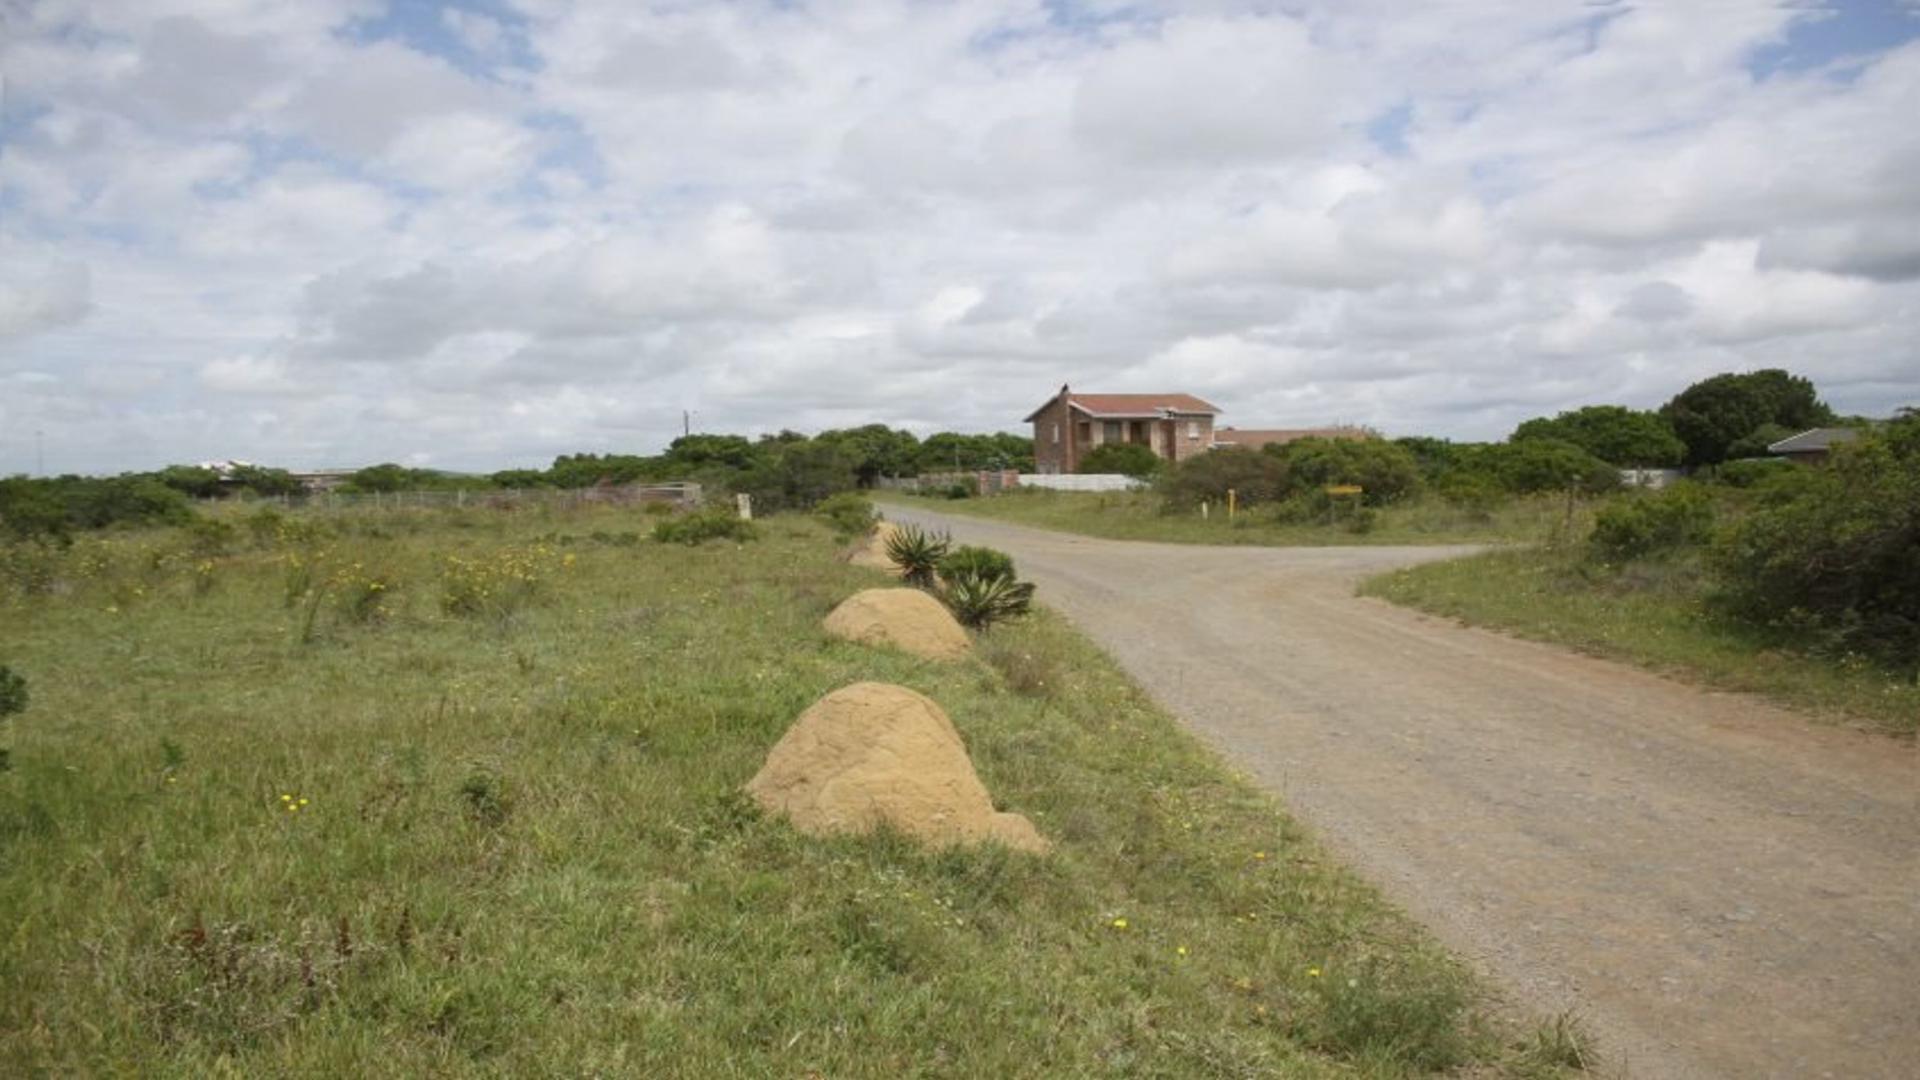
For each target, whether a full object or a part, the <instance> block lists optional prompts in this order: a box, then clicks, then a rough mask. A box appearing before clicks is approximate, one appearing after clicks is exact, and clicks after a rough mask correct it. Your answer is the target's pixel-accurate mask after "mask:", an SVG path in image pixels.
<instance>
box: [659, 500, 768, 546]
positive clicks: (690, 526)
mask: <svg viewBox="0 0 1920 1080" xmlns="http://www.w3.org/2000/svg"><path fill="white" fill-rule="evenodd" d="M653 538H654V539H655V540H657V541H659V542H660V543H663V544H685V545H687V546H688V547H693V546H695V545H698V544H704V543H706V542H707V541H708V540H732V541H735V542H737V543H743V544H744V543H746V542H747V541H749V540H758V539H759V538H760V530H759V528H758V527H756V526H755V525H754V523H753V522H751V521H745V520H742V519H741V517H740V516H739V515H738V514H736V513H734V512H733V511H732V510H730V509H727V508H726V507H720V506H713V507H708V508H707V509H705V510H696V511H694V512H693V513H691V514H682V515H681V516H679V517H676V518H667V519H665V520H663V521H661V522H660V523H659V524H657V525H655V526H654V527H653Z"/></svg>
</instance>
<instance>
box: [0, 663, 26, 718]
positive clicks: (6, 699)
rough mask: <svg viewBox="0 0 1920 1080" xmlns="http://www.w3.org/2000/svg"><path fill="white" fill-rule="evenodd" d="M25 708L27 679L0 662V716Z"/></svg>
mask: <svg viewBox="0 0 1920 1080" xmlns="http://www.w3.org/2000/svg"><path fill="white" fill-rule="evenodd" d="M26 710H27V680H25V679H23V678H21V677H20V676H18V675H16V674H14V673H13V670H12V669H11V668H9V667H7V666H6V665H5V664H0V717H5V716H12V715H13V714H14V713H17V712H25V711H26Z"/></svg>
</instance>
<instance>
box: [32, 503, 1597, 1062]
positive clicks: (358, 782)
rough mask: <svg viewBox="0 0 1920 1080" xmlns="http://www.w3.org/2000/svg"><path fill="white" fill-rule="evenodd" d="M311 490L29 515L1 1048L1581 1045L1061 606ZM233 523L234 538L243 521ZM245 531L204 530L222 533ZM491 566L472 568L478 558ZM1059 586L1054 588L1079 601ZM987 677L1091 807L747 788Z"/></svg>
mask: <svg viewBox="0 0 1920 1080" xmlns="http://www.w3.org/2000/svg"><path fill="white" fill-rule="evenodd" d="M650 521H651V519H649V518H645V517H643V516H641V515H639V514H637V513H633V512H630V511H621V510H611V509H600V510H581V511H570V512H562V511H551V512H544V511H519V512H512V513H503V512H499V511H473V510H469V511H442V512H415V513H412V514H399V513H390V514H388V515H386V516H377V515H365V516H340V517H333V518H324V519H314V518H304V519H302V518H296V519H292V520H290V521H289V522H287V523H286V524H285V525H283V526H281V527H279V528H275V527H274V525H273V523H272V522H270V521H263V522H261V523H260V528H259V529H258V530H257V535H255V536H253V537H248V536H247V534H246V533H245V532H244V531H243V532H242V533H241V539H240V541H239V542H237V543H235V544H234V546H233V547H232V549H231V550H228V551H226V552H219V551H216V550H213V549H214V547H216V546H217V545H218V544H219V542H220V541H221V540H222V539H223V538H222V537H220V536H218V535H207V534H203V535H201V536H199V537H198V538H196V537H194V536H191V535H189V534H187V533H185V532H182V531H166V532H144V533H128V534H121V535H114V536H110V537H107V538H104V539H100V538H89V539H84V540H82V541H81V542H80V543H79V544H77V545H76V546H75V547H74V548H72V549H71V550H68V551H66V552H42V551H39V550H37V549H32V548H14V549H4V550H3V551H0V590H4V592H3V593H0V663H4V664H6V665H9V666H11V667H12V668H13V669H14V670H15V671H16V672H18V673H20V674H22V675H24V676H25V677H26V678H27V680H28V682H29V685H30V690H31V694H32V702H31V705H30V706H29V708H28V709H27V710H26V711H25V712H24V713H22V714H20V715H17V716H15V717H13V718H12V720H11V722H10V723H9V724H8V725H7V727H6V729H5V734H4V735H0V739H3V740H4V742H5V743H6V744H10V748H11V751H12V768H11V771H8V772H4V773H0V988H3V989H4V992H3V993H0V1074H5V1075H20V1076H24V1075H99V1074H138V1075H143V1076H159V1077H165V1076H179V1077H188V1076H192V1077H199V1076H208V1075H235V1076H243V1075H244V1076H269V1075H276V1076H277V1075H328V1076H356V1075H408V1076H415V1075H448V1076H454V1075H457V1076H474V1075H513V1076H522V1075H580V1074H611V1075H637V1076H672V1075H698V1076H729V1075H732V1076H743V1077H762V1076H793V1077H801V1076H814V1075H819V1076H836V1077H845V1076H876V1077H878V1076H886V1077H894V1076H908V1075H946V1076H966V1077H973V1076H1011V1075H1046V1076H1063V1075H1092V1074H1102V1075H1129V1076H1186V1075H1192V1076H1248V1075H1279V1076H1354V1075H1361V1076H1399V1075H1412V1074H1421V1073H1427V1072H1432V1071H1438V1070H1465V1071H1468V1072H1470V1073H1472V1074H1473V1075H1527V1076H1533V1075H1552V1074H1554V1073H1555V1072H1556V1071H1557V1070H1559V1069H1561V1068H1562V1067H1563V1066H1564V1065H1565V1063H1567V1062H1570V1061H1572V1060H1574V1058H1575V1057H1576V1056H1577V1055H1576V1053H1575V1049H1574V1045H1573V1041H1572V1040H1570V1039H1569V1038H1568V1037H1567V1036H1566V1034H1565V1029H1564V1027H1562V1026H1561V1025H1557V1024H1554V1023H1546V1024H1540V1025H1537V1026H1536V1025H1535V1024H1533V1023H1532V1022H1529V1021H1515V1020H1512V1019H1510V1018H1502V1017H1505V1015H1506V1014H1504V1013H1496V1011H1495V1010H1494V1009H1493V1008H1492V1007H1491V1006H1490V1005H1489V1003H1488V1001H1487V999H1486V997H1485V996H1484V992H1483V990H1482V989H1481V988H1479V987H1478V986H1477V984H1476V983H1475V982H1474V981H1473V980H1472V978H1471V977H1470V976H1469V975H1468V974H1466V973H1465V972H1464V971H1463V969H1462V968H1461V966H1460V965H1459V964H1458V963H1457V962H1456V961H1455V960H1453V959H1452V958H1451V957H1449V956H1448V955H1447V954H1446V953H1444V952H1443V951H1442V950H1440V949H1439V948H1438V947H1437V946H1435V945H1434V944H1433V943H1432V942H1431V941H1430V940H1429V939H1428V938H1427V937H1425V936H1424V935H1423V933H1422V932H1421V931H1420V930H1419V929H1418V928H1416V927H1414V926H1411V925H1409V924H1408V923H1407V922H1406V921H1405V920H1404V919H1403V918H1402V917H1400V916H1398V915H1397V914H1396V913H1395V912H1393V911H1392V910H1391V909H1389V908H1388V907H1387V906H1386V905H1384V904H1383V902H1382V901H1381V900H1380V899H1379V898H1378V897H1377V896H1376V895H1375V894H1374V892H1372V891H1371V890H1370V889H1369V888H1367V887H1366V886H1364V885H1363V884H1361V883H1360V882H1358V881H1357V880H1356V879H1355V878H1354V877H1353V876H1351V875H1350V874H1349V873H1347V872H1345V871H1344V870H1342V869H1341V868H1340V867H1339V866H1337V865H1335V864H1333V863H1332V862H1330V861H1329V859H1328V857H1327V856H1326V855H1325V854H1324V853H1323V852H1322V851H1321V850H1320V849H1319V848H1318V847H1317V846H1316V845H1315V843H1314V842H1313V841H1312V840H1311V839H1310V838H1309V837H1307V836H1306V835H1304V834H1303V832H1302V830H1301V829H1300V828H1298V827H1297V826H1295V825H1293V824H1292V823H1290V822H1289V821H1288V820H1287V819H1286V817H1285V816H1284V815H1283V814H1282V813H1281V812H1280V811H1279V810H1278V809H1277V808H1276V807H1275V806H1274V805H1273V804H1272V803H1271V802H1270V801H1269V800H1267V799H1266V798H1265V797H1263V796H1262V795H1261V794H1259V793H1258V792H1257V791H1256V790H1255V789H1254V788H1253V787H1252V786H1251V785H1250V784H1249V783H1248V782H1246V781H1244V780H1241V779H1238V778H1236V777H1235V776H1233V775H1231V774H1230V773H1229V772H1228V771H1227V770H1226V769H1224V768H1223V767H1222V765H1221V764H1220V763H1219V762H1218V761H1217V760H1216V759H1215V758H1214V757H1212V756H1211V755H1210V753H1208V752H1207V751H1205V750H1203V749H1202V748H1201V747H1200V746H1199V745H1198V744H1197V743H1196V742H1195V741H1194V740H1193V739H1192V738H1190V737H1189V736H1188V735H1186V734H1185V733H1184V732H1182V731H1181V730H1180V729H1179V728H1178V727H1177V726H1176V724H1175V723H1174V722H1173V721H1172V720H1171V719H1170V718H1169V717H1168V716H1167V715H1165V714H1164V713H1162V712H1161V711H1159V710H1158V709H1156V708H1155V707H1154V706H1153V705H1152V704H1151V703H1150V702H1149V701H1148V700H1147V699H1146V698H1145V697H1144V696H1143V695H1142V693H1141V692H1140V691H1139V690H1137V689H1136V688H1135V687H1134V686H1133V685H1132V684H1131V683H1130V682H1129V681H1128V680H1127V679H1126V678H1125V677H1124V676H1123V675H1122V674H1121V673H1120V672H1118V671H1117V670H1116V669H1115V668H1114V667H1113V665H1112V664H1111V663H1110V662H1109V661H1108V660H1107V659H1105V658H1104V657H1103V656H1102V655H1101V654H1100V653H1098V652H1097V651H1096V650H1094V649H1093V648H1092V647H1091V646H1090V645H1089V644H1088V643H1087V642H1085V641H1084V640H1083V639H1082V638H1080V637H1079V636H1078V635H1077V634H1076V633H1074V632H1073V631H1072V630H1071V629H1070V628H1069V627H1068V626H1066V625H1065V624H1064V623H1062V622H1061V621H1060V620H1058V619H1057V618H1054V617H1052V616H1050V615H1048V614H1046V613H1045V612H1041V613H1039V614H1037V615H1035V616H1033V617H1030V618H1028V619H1026V620H1024V621H1022V622H1020V623H1018V624H1015V625H1010V626H1005V627H1002V628H997V629H995V630H994V631H993V632H992V633H991V634H990V635H988V636H987V637H986V638H984V639H983V640H982V642H981V650H980V651H981V658H980V659H977V660H973V661H968V662H965V663H960V664H953V665H944V666H943V665H936V664H931V663H927V662H923V661H917V660H914V659H911V658H909V657H907V656H905V655H900V654H893V653H889V652H883V651H876V650H872V649H867V648H863V647H859V646H855V645H850V644H846V643H841V642H835V641H832V640H830V639H828V638H826V637H825V636H823V635H822V634H821V633H820V631H819V630H818V629H817V624H818V622H819V620H820V618H821V617H822V616H823V615H824V614H825V613H826V612H827V611H828V610H829V609H830V608H831V607H832V605H833V604H834V603H835V602H836V601H838V600H839V599H841V598H842V597H844V596H846V595H847V594H849V593H851V592H852V591H854V590H856V589H858V588H861V587H864V586H868V585H872V584H875V583H877V582H878V580H879V576H878V575H876V574H874V573H872V572H870V571H862V570H857V569H854V568H851V567H848V566H846V565H844V564H841V563H839V562H837V561H835V559H834V558H833V552H834V549H835V544H834V542H833V541H832V540H831V539H830V537H829V535H828V534H827V532H826V531H825V530H824V529H822V528H821V527H820V526H819V525H817V524H815V523H814V522H811V521H808V520H803V519H798V518H781V519H774V520H772V521H770V522H768V523H766V524H765V525H764V531H765V537H764V538H763V539H762V540H760V541H758V542H754V543H749V544H745V545H735V544H714V545H709V546H705V547H698V548H688V547H678V546H666V545H660V544H654V543H650V542H645V541H641V540H640V539H639V536H640V534H642V533H643V532H644V531H645V530H646V529H647V528H648V525H649V524H650ZM216 532H217V530H216ZM196 543H198V544H199V545H200V550H194V547H193V545H194V544H196ZM450 560H460V561H457V562H455V561H450ZM1042 599H1044V597H1043V598H1042ZM859 679H880V680H886V681H892V682H898V683H902V684H904V685H907V686H910V687H913V688H914V689H917V690H919V691H921V692H923V693H926V694H928V695H930V696H931V697H933V698H934V699H935V700H937V701H939V702H940V703H941V704H942V705H943V706H944V707H945V708H946V709H947V710H948V711H949V712H950V713H951V714H952V716H953V718H954V720H955V722H956V724H957V725H958V727H959V728H960V729H961V731H962V732H963V733H964V735H965V737H966V739H967V741H968V745H969V748H970V750H971V752H972V754H973V757H974V759H975V762H976V764H977V766H978V767H979V769H980V771H981V773H982V776H983V778H984V780H985V781H986V783H987V785H988V787H989V789H990V790H991V791H992V792H993V793H994V795H995V797H996V799H997V800H999V802H1000V804H1001V805H1002V806H1004V807H1005V808H1007V809H1011V810H1017V811H1019V812H1021V813H1025V814H1027V815H1029V816H1031V817H1032V818H1033V819H1034V821H1035V822H1036V823H1037V824H1038V825H1039V827H1040V828H1041V829H1042V831H1044V832H1045V833H1046V834H1047V835H1049V836H1050V837H1051V838H1053V839H1054V840H1055V841H1056V844H1057V849H1056V851H1055V853H1054V854H1052V855H1050V856H1047V857H1044V858H1036V857H1031V856H1024V855H1017V854H1014V853H1010V852H1008V851H1006V850H1004V849H999V848H983V849H972V850H952V851H945V852H929V851H924V850H921V849H919V848H917V847H915V846H914V845H912V844H911V843H909V842H907V841H905V840H903V839H901V838H900V837H898V836H892V835H878V836H871V837H858V838H835V839H813V838H809V837H805V836H802V835H799V834H797V833H796V832H794V831H793V830H792V829H791V828H790V827H789V826H788V825H786V824H785V823H784V822H782V821H779V820H771V819H768V818H766V817H763V816H762V815H760V814H759V813H757V812H756V810H755V809H754V808H753V806H752V804H751V803H750V802H748V801H746V800H745V799H743V798H742V796H741V795H740V794H739V790H740V787H741V785H742V784H743V783H744V782H745V781H746V780H747V779H748V778H749V777H750V776H751V775H752V774H753V772H754V771H755V770H756V769H757V768H758V766H759V764H760V761H761V759H762V757H763V756H764V754H765V752H766V751H767V749H768V748H769V747H770V746H771V745H772V744H773V743H774V742H775V741H776V740H777V739H778V738H779V736H780V734H781V733H782V732H783V731H784V730H785V728H786V726H787V725H788V724H789V723H790V722H791V721H792V719H793V718H794V717H795V716H796V715H798V714H799V713H800V712H801V710H803V709H804V708H805V707H806V706H807V705H808V704H809V703H811V702H812V701H813V700H814V699H816V698H817V697H819V696H820V695H822V694H824V693H826V692H827V691H830V690H832V689H835V688H837V687H840V686H843V685H845V684H847V683H849V682H852V681H855V680H859Z"/></svg>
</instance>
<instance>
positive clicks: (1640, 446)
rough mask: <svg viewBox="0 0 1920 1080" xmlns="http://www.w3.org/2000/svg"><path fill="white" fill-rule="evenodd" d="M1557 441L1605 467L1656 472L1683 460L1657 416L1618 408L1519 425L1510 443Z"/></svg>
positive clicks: (1681, 448) (1683, 447)
mask: <svg viewBox="0 0 1920 1080" xmlns="http://www.w3.org/2000/svg"><path fill="white" fill-rule="evenodd" d="M1522 439H1559V440H1561V441H1562V442H1569V443H1572V444H1573V445H1575V446H1578V447H1580V448H1581V449H1582V450H1585V451H1586V452H1587V453H1589V454H1592V455H1593V456H1594V457H1597V458H1599V459H1600V460H1601V461H1605V462H1608V463H1609V464H1613V465H1618V466H1620V467H1622V468H1630V469H1659V468H1667V467H1669V466H1673V465H1678V464H1680V462H1681V461H1682V460H1683V459H1685V457H1686V454H1687V444H1686V443H1683V442H1681V441H1680V436H1678V435H1676V434H1674V432H1673V425H1671V424H1669V423H1668V422H1667V420H1666V418H1665V417H1663V416H1661V415H1660V414H1659V413H1654V412H1642V411H1640V410H1638V409H1629V408H1625V407H1624V406H1620V405H1588V406H1587V407H1585V408H1581V409H1574V410H1572V411H1570V412H1563V413H1561V414H1560V415H1558V416H1555V417H1553V418H1552V419H1548V418H1546V417H1544V416H1543V417H1537V418H1535V419H1532V420H1528V421H1527V422H1526V423H1524V424H1521V425H1520V427H1519V429H1518V430H1516V431H1515V432H1514V433H1513V439H1512V441H1514V442H1518V441H1520V440H1522Z"/></svg>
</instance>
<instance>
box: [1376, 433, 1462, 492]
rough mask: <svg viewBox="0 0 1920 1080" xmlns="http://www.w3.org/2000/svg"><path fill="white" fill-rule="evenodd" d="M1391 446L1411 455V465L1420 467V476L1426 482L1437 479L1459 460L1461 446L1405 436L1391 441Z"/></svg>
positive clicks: (1449, 441)
mask: <svg viewBox="0 0 1920 1080" xmlns="http://www.w3.org/2000/svg"><path fill="white" fill-rule="evenodd" d="M1393 444H1394V445H1395V446H1398V447H1399V448H1401V449H1402V450H1405V451H1406V452H1407V453H1409V454H1412V455H1413V463H1414V464H1415V465H1418V466H1419V467H1420V475H1421V476H1422V477H1424V478H1426V479H1427V480H1428V481H1432V480H1436V479H1438V478H1439V477H1440V476H1441V475H1442V474H1444V473H1446V472H1447V471H1448V470H1450V469H1452V468H1453V467H1454V466H1455V465H1456V464H1458V462H1459V460H1460V446H1461V444H1459V443H1456V442H1452V441H1451V440H1448V439H1436V438H1432V437H1431V436H1427V435H1407V436H1403V437H1401V438H1398V439H1395V440H1393Z"/></svg>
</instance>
